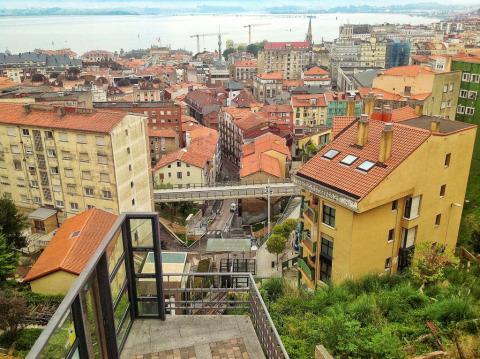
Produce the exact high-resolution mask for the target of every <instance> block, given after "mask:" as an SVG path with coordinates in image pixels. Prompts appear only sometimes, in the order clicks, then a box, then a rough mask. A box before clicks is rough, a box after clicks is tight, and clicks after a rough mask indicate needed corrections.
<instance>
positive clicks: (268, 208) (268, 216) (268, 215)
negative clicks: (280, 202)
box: [265, 180, 272, 236]
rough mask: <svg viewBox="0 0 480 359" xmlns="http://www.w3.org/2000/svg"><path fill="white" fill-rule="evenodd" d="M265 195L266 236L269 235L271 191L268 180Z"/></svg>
mask: <svg viewBox="0 0 480 359" xmlns="http://www.w3.org/2000/svg"><path fill="white" fill-rule="evenodd" d="M265 194H266V195H267V223H268V227H267V236H268V235H270V225H271V224H270V195H271V194H272V189H271V187H270V180H268V183H267V185H266V186H265Z"/></svg>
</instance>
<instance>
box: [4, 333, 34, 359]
mask: <svg viewBox="0 0 480 359" xmlns="http://www.w3.org/2000/svg"><path fill="white" fill-rule="evenodd" d="M41 332H42V329H41V328H25V329H22V330H21V331H20V332H19V333H18V337H17V339H16V340H15V351H14V353H13V354H14V355H15V356H17V357H19V358H25V357H26V356H27V354H28V352H29V351H30V348H31V347H32V346H33V344H35V341H36V340H37V338H38V337H39V336H40V333H41ZM12 344H13V339H12V338H11V336H10V335H9V334H8V333H3V334H1V335H0V347H2V348H5V349H8V348H10V347H11V346H12Z"/></svg>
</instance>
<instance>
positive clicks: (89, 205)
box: [87, 204, 95, 209]
mask: <svg viewBox="0 0 480 359" xmlns="http://www.w3.org/2000/svg"><path fill="white" fill-rule="evenodd" d="M94 207H95V206H94V205H93V204H87V209H92V208H94Z"/></svg>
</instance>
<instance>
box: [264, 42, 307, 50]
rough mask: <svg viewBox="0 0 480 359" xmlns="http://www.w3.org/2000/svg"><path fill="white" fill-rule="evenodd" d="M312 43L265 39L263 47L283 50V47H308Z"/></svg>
mask: <svg viewBox="0 0 480 359" xmlns="http://www.w3.org/2000/svg"><path fill="white" fill-rule="evenodd" d="M309 47H310V43H309V42H308V41H294V42H268V41H265V43H264V45H263V48H264V49H265V50H281V49H288V48H292V49H297V50H298V49H300V50H301V49H308V48H309Z"/></svg>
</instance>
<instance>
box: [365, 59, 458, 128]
mask: <svg viewBox="0 0 480 359" xmlns="http://www.w3.org/2000/svg"><path fill="white" fill-rule="evenodd" d="M461 79H462V73H461V71H448V72H446V71H435V70H433V69H430V68H428V67H422V66H418V65H411V66H400V67H392V68H391V69H388V70H385V71H384V72H383V73H380V74H378V75H377V76H376V77H375V78H374V79H373V88H376V89H380V90H383V91H386V92H389V93H391V94H394V95H398V96H402V97H405V98H406V99H407V100H408V98H410V97H413V98H421V99H423V108H422V109H421V113H423V114H424V115H427V116H442V117H448V118H449V119H451V120H454V119H455V114H456V110H457V102H458V95H459V92H460V82H461Z"/></svg>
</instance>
